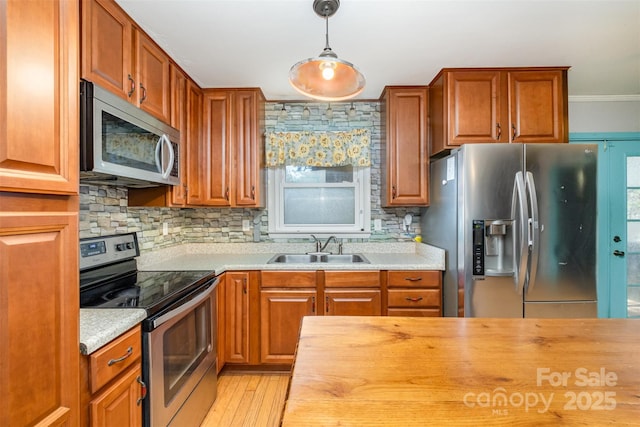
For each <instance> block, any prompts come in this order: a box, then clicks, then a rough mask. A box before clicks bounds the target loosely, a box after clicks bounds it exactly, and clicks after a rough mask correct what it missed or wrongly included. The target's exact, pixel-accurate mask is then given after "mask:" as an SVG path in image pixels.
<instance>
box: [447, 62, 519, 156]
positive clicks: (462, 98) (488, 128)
mask: <svg viewBox="0 0 640 427" xmlns="http://www.w3.org/2000/svg"><path fill="white" fill-rule="evenodd" d="M501 75H502V74H501V72H500V71H457V72H451V73H448V74H447V76H446V78H447V99H448V100H449V111H448V118H449V125H448V144H447V145H462V144H465V143H470V142H501V141H504V142H506V141H508V132H509V129H506V128H505V129H503V128H502V127H503V126H507V123H506V120H505V123H504V124H502V119H503V114H504V113H503V106H502V102H506V99H503V98H502V94H501V93H500V89H501ZM505 119H506V116H505Z"/></svg>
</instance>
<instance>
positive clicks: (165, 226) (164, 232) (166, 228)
mask: <svg viewBox="0 0 640 427" xmlns="http://www.w3.org/2000/svg"><path fill="white" fill-rule="evenodd" d="M167 234H169V224H167V223H166V222H163V223H162V235H163V236H166V235H167Z"/></svg>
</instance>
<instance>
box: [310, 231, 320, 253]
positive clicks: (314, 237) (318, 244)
mask: <svg viewBox="0 0 640 427" xmlns="http://www.w3.org/2000/svg"><path fill="white" fill-rule="evenodd" d="M311 237H313V241H314V242H315V243H316V252H322V250H321V249H320V246H321V245H322V242H321V241H320V239H318V238H317V237H316V236H314V235H313V234H312V235H311Z"/></svg>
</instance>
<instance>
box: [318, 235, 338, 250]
mask: <svg viewBox="0 0 640 427" xmlns="http://www.w3.org/2000/svg"><path fill="white" fill-rule="evenodd" d="M331 239H333V241H334V242H336V243H338V241H337V240H336V236H331V237H329V238H328V239H327V241H326V242H324V245H322V246H321V247H320V250H319V251H318V252H324V250H325V249H326V248H327V245H328V244H329V242H330V241H331Z"/></svg>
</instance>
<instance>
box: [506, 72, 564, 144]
mask: <svg viewBox="0 0 640 427" xmlns="http://www.w3.org/2000/svg"><path fill="white" fill-rule="evenodd" d="M565 76H566V71H564V70H549V71H519V72H518V71H514V72H510V73H509V77H508V79H509V104H510V117H511V132H510V133H511V142H551V143H553V142H568V140H569V135H568V125H567V121H568V119H567V117H568V110H567V108H568V107H567V99H566V94H567V90H566V78H565Z"/></svg>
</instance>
